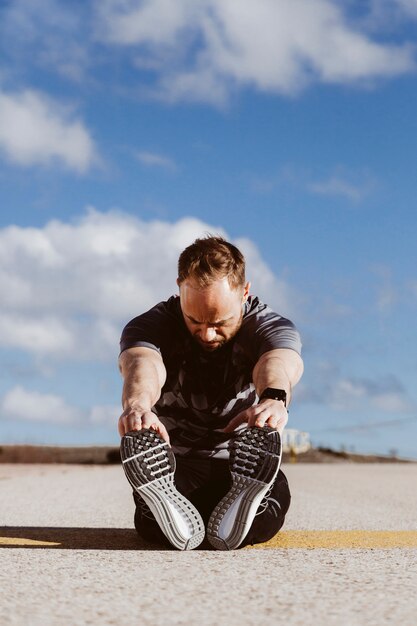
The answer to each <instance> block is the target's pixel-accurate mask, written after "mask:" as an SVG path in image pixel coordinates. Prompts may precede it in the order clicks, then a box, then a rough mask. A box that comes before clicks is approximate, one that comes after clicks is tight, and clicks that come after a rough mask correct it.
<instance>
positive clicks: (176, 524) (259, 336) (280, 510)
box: [119, 236, 303, 550]
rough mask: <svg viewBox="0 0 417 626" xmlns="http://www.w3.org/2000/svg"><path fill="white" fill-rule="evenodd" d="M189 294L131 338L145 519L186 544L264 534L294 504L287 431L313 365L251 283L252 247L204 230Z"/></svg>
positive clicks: (137, 475)
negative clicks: (286, 467)
mask: <svg viewBox="0 0 417 626" xmlns="http://www.w3.org/2000/svg"><path fill="white" fill-rule="evenodd" d="M177 284H178V288H179V296H172V297H171V298H169V299H168V300H167V301H165V302H160V303H159V304H157V305H156V306H154V307H153V308H152V309H151V310H150V311H148V312H146V313H143V314H142V315H139V316H138V317H136V318H134V319H133V320H131V321H130V322H129V323H128V324H127V325H126V327H125V328H124V330H123V333H122V337H121V342H120V349H121V352H120V361H119V363H120V371H121V373H122V376H123V378H124V385H123V396H122V402H123V409H124V410H123V413H122V415H121V416H120V419H119V433H120V435H121V437H122V440H121V456H122V462H123V467H124V470H125V473H126V476H127V478H128V480H129V482H130V483H131V485H132V487H133V490H134V492H133V496H134V500H135V503H136V513H135V527H136V529H137V532H138V533H139V535H140V536H141V537H142V538H144V539H145V540H148V541H152V542H161V541H163V542H165V543H166V542H167V541H168V542H169V543H170V544H171V545H173V546H174V547H176V548H177V549H180V550H186V549H192V548H195V547H197V546H198V545H200V543H201V542H202V541H203V539H204V536H205V534H207V539H208V541H209V542H210V544H211V545H212V546H213V547H214V548H216V549H220V550H233V549H235V548H238V547H241V546H244V545H247V544H254V543H261V542H264V541H267V540H268V539H270V538H271V537H273V536H274V535H275V534H276V533H277V532H278V530H279V529H280V528H281V526H282V525H283V523H284V519H285V514H286V512H287V510H288V507H289V504H290V491H289V487H288V482H287V480H286V478H285V476H284V474H283V472H282V471H281V470H280V468H279V467H280V461H281V453H282V446H281V435H282V431H283V429H284V427H285V425H286V423H287V421H288V406H289V404H290V401H291V393H292V389H293V387H294V385H296V384H297V382H298V381H299V379H300V378H301V375H302V372H303V362H302V359H301V356H300V353H301V341H300V336H299V333H298V331H297V330H296V328H295V326H294V324H293V323H292V322H291V321H290V320H288V319H286V318H284V317H282V316H281V315H278V314H277V313H275V312H274V311H272V310H271V309H270V308H269V307H268V306H267V305H266V304H264V303H262V302H261V301H260V300H259V299H258V298H257V297H255V296H253V295H250V283H249V282H247V281H246V276H245V260H244V257H243V255H242V253H241V252H240V251H239V250H238V249H237V248H236V247H235V246H234V245H232V244H231V243H229V242H228V241H226V240H224V239H223V238H221V237H215V236H208V237H205V238H201V239H197V240H196V241H195V242H194V243H193V244H191V245H190V246H188V247H187V248H186V249H185V250H184V251H183V252H182V253H181V255H180V257H179V261H178V279H177Z"/></svg>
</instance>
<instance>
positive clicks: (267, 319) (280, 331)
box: [241, 296, 301, 358]
mask: <svg viewBox="0 0 417 626" xmlns="http://www.w3.org/2000/svg"><path fill="white" fill-rule="evenodd" d="M241 332H242V339H244V340H245V341H246V342H248V344H249V345H250V346H251V347H252V350H253V352H254V353H255V354H256V356H257V358H259V356H260V355H261V354H263V353H264V352H267V351H268V350H273V349H277V348H291V349H292V350H295V351H296V352H298V353H299V354H301V338H300V334H299V332H298V330H297V328H296V326H295V324H294V323H293V322H292V321H291V320H289V319H288V318H286V317H284V316H282V315H280V314H279V313H276V312H275V311H274V310H273V309H271V307H269V306H268V305H267V304H265V303H263V302H261V301H260V300H259V298H257V297H256V296H250V297H249V298H248V301H247V303H246V305H245V312H244V315H243V320H242V329H241Z"/></svg>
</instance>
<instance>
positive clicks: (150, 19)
mask: <svg viewBox="0 0 417 626" xmlns="http://www.w3.org/2000/svg"><path fill="white" fill-rule="evenodd" d="M404 1H406V0H404ZM96 7H97V12H98V17H99V28H98V30H99V35H100V37H101V38H102V40H103V41H106V42H107V43H111V44H118V45H120V46H130V47H133V48H134V50H135V52H137V54H138V55H139V56H140V58H141V63H142V64H143V62H144V59H145V58H147V64H148V67H152V66H154V67H155V68H157V71H158V79H159V83H158V85H157V88H158V90H159V94H160V95H162V96H163V97H166V98H168V99H171V100H176V99H183V98H184V99H190V100H204V101H212V102H217V103H218V102H221V101H224V100H225V99H226V98H227V96H228V95H229V94H230V92H231V91H232V90H233V89H234V88H235V87H238V86H254V87H255V88H257V89H259V90H262V91H272V92H277V93H284V94H292V93H296V92H298V91H300V89H302V88H303V87H304V86H305V85H307V84H308V83H310V82H312V81H319V82H324V83H342V84H345V83H355V82H358V81H359V82H361V81H368V80H370V79H371V80H372V79H375V78H378V77H386V76H395V75H399V74H402V73H404V72H409V71H412V70H414V69H415V61H414V56H413V55H414V51H413V49H412V47H411V46H409V45H407V44H404V45H394V44H392V45H390V44H383V43H378V42H377V41H373V40H372V39H371V38H370V37H369V35H367V34H366V33H365V32H361V31H360V30H359V28H358V27H357V28H355V27H354V26H353V20H350V19H349V17H348V16H347V15H345V14H344V13H343V10H342V8H341V7H340V4H339V3H337V2H335V1H331V0H316V1H315V2H314V3H312V2H311V1H310V0H281V1H280V2H276V1H275V0H258V2H251V1H250V0H239V1H236V0H201V1H200V2H197V3H196V2H193V1H192V0H177V2H175V3H173V2H170V1H169V0H152V2H150V1H146V2H129V3H126V2H125V1H124V0H105V1H102V2H100V3H97V4H96ZM346 10H347V9H346Z"/></svg>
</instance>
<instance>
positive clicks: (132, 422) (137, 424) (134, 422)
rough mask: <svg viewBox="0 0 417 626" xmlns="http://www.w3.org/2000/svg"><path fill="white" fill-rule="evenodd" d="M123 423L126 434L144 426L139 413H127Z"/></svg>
mask: <svg viewBox="0 0 417 626" xmlns="http://www.w3.org/2000/svg"><path fill="white" fill-rule="evenodd" d="M123 425H124V429H125V432H124V434H126V433H129V432H131V431H135V430H141V429H142V428H143V426H142V419H141V418H140V417H139V416H137V415H126V416H125V417H124V419H123Z"/></svg>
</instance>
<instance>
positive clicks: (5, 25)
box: [0, 0, 417, 458]
mask: <svg viewBox="0 0 417 626" xmlns="http://www.w3.org/2000/svg"><path fill="white" fill-rule="evenodd" d="M416 34H417V0H361V2H359V1H357V0H345V1H344V2H336V1H335V0H314V1H311V0H256V2H255V1H249V0H175V2H174V1H172V0H171V1H170V0H152V1H145V0H142V1H138V0H90V1H87V0H83V1H82V2H81V1H78V0H74V1H73V2H71V3H67V2H64V1H63V0H13V1H7V0H2V1H0V49H1V54H0V206H1V212H0V294H1V304H0V440H1V441H2V442H3V443H34V444H62V445H75V444H77V445H79V444H103V445H104V444H106V445H117V444H118V434H117V419H118V416H119V415H120V412H121V409H120V396H121V389H122V380H121V377H120V374H119V371H118V366H117V358H118V351H119V346H118V342H119V338H120V334H121V330H122V328H123V326H124V325H125V324H126V323H127V322H128V321H129V320H130V319H131V318H133V317H135V316H136V315H138V314H139V313H141V312H143V311H146V310H148V309H149V308H150V307H151V306H153V305H154V304H156V303H157V302H159V301H161V300H164V299H167V298H168V297H169V296H171V295H172V294H174V293H176V292H177V287H176V284H175V279H176V263H177V259H178V255H179V253H180V252H181V251H182V249H183V248H184V247H186V246H187V245H188V244H190V243H191V242H192V241H193V240H194V239H195V238H196V237H198V236H201V235H204V234H206V233H218V234H221V235H223V236H225V237H226V238H228V239H229V240H230V241H233V242H234V243H235V244H236V245H238V246H239V247H240V248H241V249H242V251H243V252H244V254H245V256H246V260H247V273H248V278H249V279H250V280H251V283H252V288H251V293H252V294H254V295H258V296H259V297H260V298H261V299H262V300H263V301H264V302H266V303H268V304H269V305H270V306H271V307H272V308H274V310H276V311H277V312H278V313H280V314H281V315H284V316H286V317H289V318H290V319H291V320H292V321H293V322H294V323H295V324H296V325H297V327H298V328H299V330H300V333H301V335H302V339H303V346H304V347H303V358H304V362H305V374H304V377H303V379H302V382H300V383H299V385H298V386H297V387H296V388H295V390H294V396H293V402H292V404H291V408H290V421H289V426H291V427H292V428H297V429H300V430H304V431H307V432H309V433H310V436H311V439H312V442H313V443H314V444H315V445H321V446H331V447H333V448H336V449H341V448H344V449H347V450H352V451H353V450H354V451H356V452H374V453H380V454H392V453H393V451H395V452H396V453H397V454H399V455H400V456H404V457H409V458H417V386H416V382H415V381H416V375H417V331H416V323H415V319H416V313H417V253H416V244H415V238H416V233H417V218H416V207H415V203H416V200H415V198H416V195H417V194H416V191H417V171H416V170H417V115H416V104H417V80H416V77H417V37H416Z"/></svg>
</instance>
